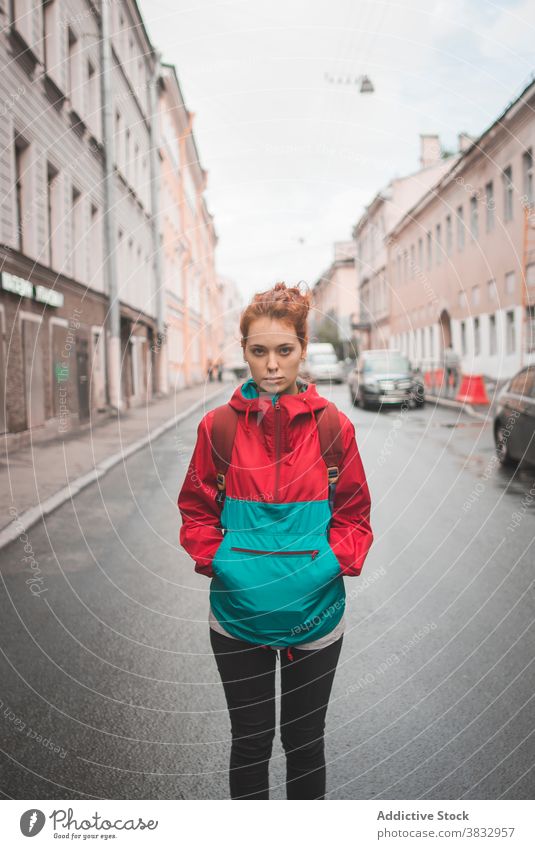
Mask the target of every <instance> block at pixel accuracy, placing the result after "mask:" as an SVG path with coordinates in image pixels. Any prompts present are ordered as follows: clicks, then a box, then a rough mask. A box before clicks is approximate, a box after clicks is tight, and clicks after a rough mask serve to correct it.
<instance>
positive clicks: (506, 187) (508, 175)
mask: <svg viewBox="0 0 535 849" xmlns="http://www.w3.org/2000/svg"><path fill="white" fill-rule="evenodd" d="M502 182H503V217H504V221H512V219H513V169H512V166H511V165H508V166H507V168H504V169H503V174H502Z"/></svg>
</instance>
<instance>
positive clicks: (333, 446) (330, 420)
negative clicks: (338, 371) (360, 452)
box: [315, 401, 344, 513]
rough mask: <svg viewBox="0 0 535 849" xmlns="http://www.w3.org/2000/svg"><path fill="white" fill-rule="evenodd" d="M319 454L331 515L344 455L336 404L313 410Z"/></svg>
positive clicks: (330, 403) (330, 402) (331, 403)
mask: <svg viewBox="0 0 535 849" xmlns="http://www.w3.org/2000/svg"><path fill="white" fill-rule="evenodd" d="M315 415H316V422H317V425H318V434H319V440H320V446H321V454H322V457H323V459H324V460H325V465H326V466H327V481H328V484H329V504H330V506H331V513H332V511H333V509H334V493H335V489H336V482H337V480H338V476H339V474H340V464H341V462H342V456H343V453H344V446H343V442H342V431H341V427H340V416H339V414H338V408H337V406H336V404H333V402H332V401H329V402H328V404H327V406H326V407H324V408H323V410H319V411H318V410H315Z"/></svg>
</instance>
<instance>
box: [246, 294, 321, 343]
mask: <svg viewBox="0 0 535 849" xmlns="http://www.w3.org/2000/svg"><path fill="white" fill-rule="evenodd" d="M301 283H304V284H305V286H306V287H307V288H306V290H305V292H302V291H301V289H300V288H299V286H300V284H301ZM311 306H312V292H311V290H310V288H309V287H308V284H307V283H306V281H305V280H300V281H299V283H298V284H297V285H296V286H287V285H286V283H284V282H283V281H278V282H277V283H275V285H274V286H273V287H272V288H271V289H268V290H266V291H265V292H257V294H256V295H255V296H254V297H253V299H252V300H251V302H250V304H249V305H248V306H247V307H246V308H245V310H244V311H243V313H242V316H241V319H240V330H241V334H242V339H244V340H245V339H247V336H248V333H249V325H250V323H251V321H253V320H254V319H255V318H260V317H261V316H269V317H270V318H274V319H279V320H280V321H284V322H287V323H288V324H292V325H293V326H294V328H295V334H296V336H297V337H298V338H299V339H300V340H301V341H302V342H306V340H307V338H308V335H307V326H306V324H307V316H308V313H309V310H310V308H311Z"/></svg>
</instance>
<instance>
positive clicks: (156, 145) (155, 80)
mask: <svg viewBox="0 0 535 849" xmlns="http://www.w3.org/2000/svg"><path fill="white" fill-rule="evenodd" d="M160 76H161V56H160V53H157V54H156V57H155V60H154V67H153V73H152V77H151V79H150V82H149V111H150V155H149V162H150V200H151V232H152V256H153V270H154V286H155V290H156V291H155V293H156V323H157V333H158V339H157V342H156V345H155V346H154V348H155V349H156V367H157V370H158V371H157V378H156V384H157V391H158V392H159V393H163V394H167V390H168V383H167V345H166V327H165V289H164V281H163V273H162V246H161V243H160V215H159V211H160V180H161V170H160V125H159V121H160V117H159V114H160V113H159V108H158V105H159V85H160Z"/></svg>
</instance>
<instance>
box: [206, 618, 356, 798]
mask: <svg viewBox="0 0 535 849" xmlns="http://www.w3.org/2000/svg"><path fill="white" fill-rule="evenodd" d="M209 630H210V642H211V645H212V649H213V651H214V656H215V660H216V663H217V668H218V670H219V674H220V675H221V680H222V682H223V688H224V691H225V697H226V700H227V706H228V709H229V715H230V725H231V731H232V746H231V752H230V772H229V778H230V796H231V798H232V799H269V759H270V757H271V751H272V745H273V738H274V736H275V668H276V662H277V654H280V662H281V710H280V731H281V741H282V746H283V749H284V751H285V753H286V798H287V799H324V798H325V781H326V770H325V752H324V731H325V715H326V713H327V707H328V704H329V697H330V694H331V688H332V684H333V680H334V674H335V672H336V665H337V663H338V658H339V655H340V650H341V648H342V641H343V634H342V636H341V637H340V638H339V639H338V640H336V642H334V643H331V645H329V646H326V647H325V648H323V649H315V650H304V649H299V648H297V647H292V653H293V660H289V659H288V657H287V653H286V651H285V650H281V651H280V652H276V651H274V650H273V649H269V648H268V649H264V648H260V647H258V646H254V645H252V644H251V643H247V642H244V641H242V640H236V639H233V638H231V637H226V636H225V635H224V634H220V633H219V632H218V631H214V630H213V628H210V629H209Z"/></svg>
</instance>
